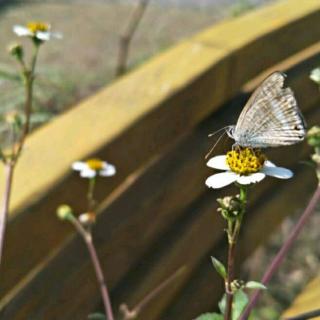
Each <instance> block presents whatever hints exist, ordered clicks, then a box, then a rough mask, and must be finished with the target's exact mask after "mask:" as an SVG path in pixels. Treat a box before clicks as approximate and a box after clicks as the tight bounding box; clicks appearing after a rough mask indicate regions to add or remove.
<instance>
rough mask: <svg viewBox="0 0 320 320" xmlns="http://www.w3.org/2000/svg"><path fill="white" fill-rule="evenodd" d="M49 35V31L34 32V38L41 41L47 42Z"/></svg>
mask: <svg viewBox="0 0 320 320" xmlns="http://www.w3.org/2000/svg"><path fill="white" fill-rule="evenodd" d="M50 36H51V33H50V32H49V31H46V32H43V31H37V32H36V38H38V39H39V40H42V41H48V40H50Z"/></svg>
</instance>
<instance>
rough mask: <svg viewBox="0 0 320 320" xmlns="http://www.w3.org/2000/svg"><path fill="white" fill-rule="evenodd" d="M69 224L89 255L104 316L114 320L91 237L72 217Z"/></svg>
mask: <svg viewBox="0 0 320 320" xmlns="http://www.w3.org/2000/svg"><path fill="white" fill-rule="evenodd" d="M70 221H71V223H72V224H73V225H74V227H75V228H76V230H77V231H78V233H79V234H80V235H81V237H82V238H83V240H84V242H85V244H86V246H87V249H88V251H89V254H90V258H91V261H92V264H93V267H94V271H95V273H96V277H97V281H98V284H99V287H100V292H101V297H102V301H103V305H104V309H105V312H106V316H107V319H108V320H114V315H113V311H112V305H111V300H110V295H109V290H108V287H107V283H106V281H105V279H104V275H103V271H102V268H101V264H100V261H99V257H98V255H97V251H96V249H95V246H94V244H93V241H92V235H91V233H90V232H88V231H87V230H85V229H84V228H83V226H82V225H81V223H80V222H79V220H78V219H77V218H75V217H72V218H71V219H70Z"/></svg>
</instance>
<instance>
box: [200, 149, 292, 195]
mask: <svg viewBox="0 0 320 320" xmlns="http://www.w3.org/2000/svg"><path fill="white" fill-rule="evenodd" d="M207 166H208V167H211V168H214V169H218V170H225V172H220V173H216V174H214V175H212V176H210V177H209V178H207V180H206V185H207V186H208V187H209V188H213V189H219V188H223V187H225V186H227V185H229V184H231V183H234V182H237V183H239V184H242V185H248V184H251V183H257V182H260V181H262V180H263V179H264V178H265V177H266V176H270V177H275V178H279V179H289V178H291V177H292V176H293V172H292V171H291V170H289V169H286V168H282V167H277V166H276V165H275V164H273V163H272V162H271V161H268V160H266V158H265V156H264V155H262V154H261V152H260V151H257V150H251V149H249V148H245V149H239V150H233V151H229V152H228V153H227V155H220V156H216V157H213V158H211V159H210V160H209V161H208V162H207Z"/></svg>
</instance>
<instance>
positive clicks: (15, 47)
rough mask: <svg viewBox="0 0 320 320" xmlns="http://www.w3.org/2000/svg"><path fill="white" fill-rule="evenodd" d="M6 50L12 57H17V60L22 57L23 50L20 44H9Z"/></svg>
mask: <svg viewBox="0 0 320 320" xmlns="http://www.w3.org/2000/svg"><path fill="white" fill-rule="evenodd" d="M8 51H9V53H10V54H11V55H12V56H13V57H15V58H17V59H18V60H22V59H23V55H24V52H23V47H22V45H21V44H19V43H13V44H11V45H10V46H9V47H8Z"/></svg>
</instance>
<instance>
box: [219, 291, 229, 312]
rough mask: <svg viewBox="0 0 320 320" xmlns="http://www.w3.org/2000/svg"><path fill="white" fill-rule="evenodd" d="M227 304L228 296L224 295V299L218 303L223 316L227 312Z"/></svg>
mask: <svg viewBox="0 0 320 320" xmlns="http://www.w3.org/2000/svg"><path fill="white" fill-rule="evenodd" d="M226 303H227V296H226V294H224V295H223V297H222V298H221V300H220V301H219V303H218V306H219V309H220V312H221V313H222V314H224V312H225V310H226Z"/></svg>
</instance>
